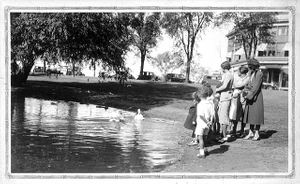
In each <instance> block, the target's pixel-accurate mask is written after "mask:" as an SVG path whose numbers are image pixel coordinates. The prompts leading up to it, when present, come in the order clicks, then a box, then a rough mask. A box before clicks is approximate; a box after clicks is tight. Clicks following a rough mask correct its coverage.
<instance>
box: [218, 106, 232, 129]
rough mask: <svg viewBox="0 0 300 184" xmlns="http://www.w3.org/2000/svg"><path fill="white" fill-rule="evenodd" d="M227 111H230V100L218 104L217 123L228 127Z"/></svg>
mask: <svg viewBox="0 0 300 184" xmlns="http://www.w3.org/2000/svg"><path fill="white" fill-rule="evenodd" d="M229 109H230V100H223V101H220V103H219V113H218V114H219V123H220V124H221V125H229V123H230V120H229Z"/></svg>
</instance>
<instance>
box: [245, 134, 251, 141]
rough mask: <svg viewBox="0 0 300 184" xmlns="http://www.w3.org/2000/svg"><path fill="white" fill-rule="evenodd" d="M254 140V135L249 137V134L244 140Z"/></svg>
mask: <svg viewBox="0 0 300 184" xmlns="http://www.w3.org/2000/svg"><path fill="white" fill-rule="evenodd" d="M252 138H253V135H249V134H248V135H247V136H246V137H244V138H243V139H244V140H250V139H252Z"/></svg>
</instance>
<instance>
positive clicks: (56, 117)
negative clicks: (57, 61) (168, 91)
mask: <svg viewBox="0 0 300 184" xmlns="http://www.w3.org/2000/svg"><path fill="white" fill-rule="evenodd" d="M117 111H118V109H114V108H108V109H107V110H105V109H104V108H99V107H97V106H96V105H91V104H89V105H87V104H79V103H76V102H64V101H49V100H42V99H35V98H25V99H24V98H23V99H13V100H12V121H11V171H12V173H142V172H143V173H147V172H159V171H161V170H163V169H164V168H165V167H166V166H167V165H169V164H170V163H172V162H174V161H175V160H176V159H177V158H176V153H177V152H178V149H179V145H178V144H177V142H176V141H175V140H176V137H178V132H175V131H172V127H173V126H172V122H169V121H166V120H163V119H155V118H146V119H145V120H143V121H135V120H133V116H134V115H135V113H133V112H128V111H122V113H123V115H124V117H125V121H124V122H110V121H109V119H108V114H112V113H115V112H117Z"/></svg>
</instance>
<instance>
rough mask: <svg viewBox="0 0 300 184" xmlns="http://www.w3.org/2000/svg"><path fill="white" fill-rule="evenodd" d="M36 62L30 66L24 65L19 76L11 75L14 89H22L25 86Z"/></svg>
mask: <svg viewBox="0 0 300 184" xmlns="http://www.w3.org/2000/svg"><path fill="white" fill-rule="evenodd" d="M33 65H34V62H30V64H28V65H24V68H22V70H20V71H19V72H18V73H17V74H12V75H11V86H12V87H21V86H24V85H25V84H26V82H27V79H28V76H29V73H30V70H31V68H32V67H33Z"/></svg>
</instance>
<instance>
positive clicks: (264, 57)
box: [226, 12, 290, 89]
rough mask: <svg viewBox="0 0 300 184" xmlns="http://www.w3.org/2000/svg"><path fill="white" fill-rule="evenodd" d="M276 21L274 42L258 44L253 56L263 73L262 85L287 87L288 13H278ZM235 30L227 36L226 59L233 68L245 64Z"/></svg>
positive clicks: (273, 32) (273, 31)
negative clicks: (236, 41) (236, 40)
mask: <svg viewBox="0 0 300 184" xmlns="http://www.w3.org/2000/svg"><path fill="white" fill-rule="evenodd" d="M277 18H278V21H277V22H276V23H275V24H273V28H272V29H271V32H272V34H274V35H276V37H275V44H260V45H259V46H258V48H257V51H256V54H255V58H256V59H257V60H258V61H259V62H260V65H261V66H260V69H261V70H262V72H263V74H264V78H263V82H264V85H265V86H267V87H269V88H278V89H288V63H289V50H290V44H289V40H288V37H289V35H288V34H289V14H288V12H286V13H279V14H278V15H277ZM237 34H238V33H237V32H234V31H233V32H230V33H229V34H227V35H226V37H227V38H228V48H227V51H228V52H227V55H226V58H227V61H229V62H230V63H231V66H232V68H233V70H237V69H238V68H239V67H240V66H242V65H246V64H247V63H246V58H245V54H244V49H243V47H242V44H241V43H235V38H236V35H237Z"/></svg>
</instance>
